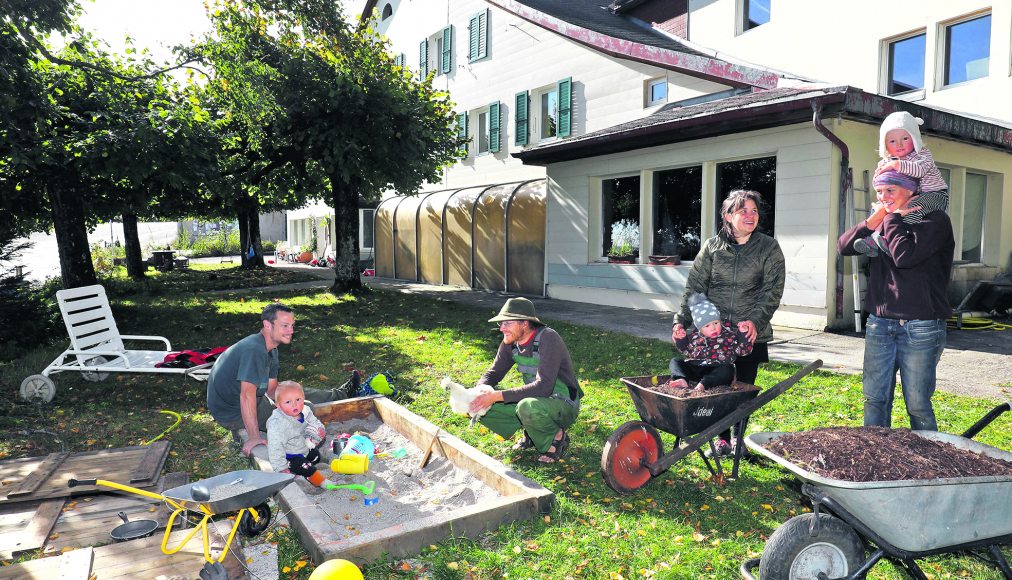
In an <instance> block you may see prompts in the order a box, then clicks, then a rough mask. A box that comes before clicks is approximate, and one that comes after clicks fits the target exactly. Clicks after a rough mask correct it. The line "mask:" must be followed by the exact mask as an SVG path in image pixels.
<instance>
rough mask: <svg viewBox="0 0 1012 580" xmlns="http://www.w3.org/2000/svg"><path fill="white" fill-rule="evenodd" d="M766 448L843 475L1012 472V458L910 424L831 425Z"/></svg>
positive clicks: (885, 477) (886, 477)
mask: <svg viewBox="0 0 1012 580" xmlns="http://www.w3.org/2000/svg"><path fill="white" fill-rule="evenodd" d="M766 448H767V449H769V450H770V451H772V452H773V453H776V454H777V455H780V456H781V457H783V458H785V459H787V460H788V461H790V462H791V463H794V464H795V465H798V466H799V467H802V468H804V469H805V470H807V471H811V472H814V473H817V474H819V475H821V476H823V477H829V478H832V479H840V480H843V481H859V482H860V481H897V480H911V479H913V480H923V479H941V478H948V477H985V476H991V475H999V476H1005V475H1012V462H1008V461H1003V460H1001V459H995V458H993V457H988V456H986V455H979V454H977V453H973V452H972V451H968V450H965V449H960V448H958V447H955V446H953V445H950V444H948V443H942V442H940V441H932V440H930V439H925V438H924V437H920V436H918V435H915V434H914V433H912V432H911V431H910V430H909V429H887V428H885V427H826V428H821V429H813V430H812V431H802V432H799V433H790V434H787V435H783V436H781V437H778V438H777V439H775V440H773V441H772V442H770V444H768V445H767V446H766Z"/></svg>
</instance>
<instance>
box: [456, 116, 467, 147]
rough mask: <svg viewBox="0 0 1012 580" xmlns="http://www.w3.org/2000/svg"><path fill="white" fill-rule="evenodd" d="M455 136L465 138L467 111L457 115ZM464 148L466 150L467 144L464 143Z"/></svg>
mask: <svg viewBox="0 0 1012 580" xmlns="http://www.w3.org/2000/svg"><path fill="white" fill-rule="evenodd" d="M457 138H459V139H467V111H464V112H463V113H460V114H459V115H457ZM464 149H465V150H467V144H466V143H465V144H464Z"/></svg>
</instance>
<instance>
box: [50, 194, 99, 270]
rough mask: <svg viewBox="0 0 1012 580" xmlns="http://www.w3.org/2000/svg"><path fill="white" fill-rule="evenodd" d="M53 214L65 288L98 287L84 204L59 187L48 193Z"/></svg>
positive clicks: (79, 198) (77, 196) (75, 196)
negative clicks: (95, 285)
mask: <svg viewBox="0 0 1012 580" xmlns="http://www.w3.org/2000/svg"><path fill="white" fill-rule="evenodd" d="M49 202H50V203H51V204H52V210H53V230H54V231H55V232H56V245H57V248H58V249H59V253H60V274H61V275H62V277H63V287H64V288H80V287H81V286H91V285H93V284H98V278H96V277H95V265H94V264H92V262H91V248H90V247H89V246H88V228H87V227H85V225H84V203H82V202H81V196H80V195H77V194H76V193H74V192H64V191H62V190H61V189H60V188H59V187H51V188H50V190H49Z"/></svg>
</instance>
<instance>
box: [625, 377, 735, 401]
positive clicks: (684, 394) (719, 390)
mask: <svg viewBox="0 0 1012 580" xmlns="http://www.w3.org/2000/svg"><path fill="white" fill-rule="evenodd" d="M661 379H663V380H658V382H657V384H656V385H641V386H642V387H643V388H644V389H650V390H651V391H657V392H658V393H664V394H665V395H671V396H672V397H675V398H678V399H695V398H698V397H709V396H710V395H723V394H726V393H730V392H732V391H740V390H741V389H740V388H738V387H737V386H731V385H721V386H719V387H711V388H709V389H705V390H703V391H697V390H695V389H694V388H691V387H690V388H688V389H686V388H681V387H672V386H671V385H670V384H668V378H667V377H661ZM693 386H695V385H693Z"/></svg>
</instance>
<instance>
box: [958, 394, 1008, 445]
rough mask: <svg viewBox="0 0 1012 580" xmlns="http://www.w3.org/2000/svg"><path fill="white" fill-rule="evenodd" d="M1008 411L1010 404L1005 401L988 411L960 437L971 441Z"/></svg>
mask: <svg viewBox="0 0 1012 580" xmlns="http://www.w3.org/2000/svg"><path fill="white" fill-rule="evenodd" d="M1010 410H1012V402H1009V401H1006V402H1004V403H1002V404H1000V405H998V406H997V407H995V408H994V409H991V410H990V411H988V413H987V415H984V416H983V417H981V418H980V420H979V421H977V422H976V423H974V424H973V425H972V426H971V427H970V428H969V429H967V430H966V431H964V432H963V435H962V436H963V437H966V438H967V439H973V437H974V435H976V434H977V433H980V432H981V430H983V429H984V427H987V426H988V425H990V424H991V422H992V421H994V420H995V419H997V418H998V417H999V416H1000V415H1001V414H1002V413H1004V412H1005V411H1010Z"/></svg>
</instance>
